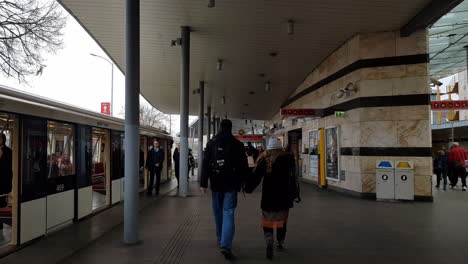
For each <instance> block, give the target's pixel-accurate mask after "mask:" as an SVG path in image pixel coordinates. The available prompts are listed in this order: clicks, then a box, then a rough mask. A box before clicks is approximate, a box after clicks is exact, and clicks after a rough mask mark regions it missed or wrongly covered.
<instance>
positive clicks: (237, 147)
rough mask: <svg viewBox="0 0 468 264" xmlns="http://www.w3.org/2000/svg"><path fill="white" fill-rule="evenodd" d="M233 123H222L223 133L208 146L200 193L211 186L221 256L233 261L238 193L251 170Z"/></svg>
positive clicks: (225, 120)
mask: <svg viewBox="0 0 468 264" xmlns="http://www.w3.org/2000/svg"><path fill="white" fill-rule="evenodd" d="M231 130H232V123H231V121H230V120H228V119H224V120H223V121H221V130H220V132H219V133H218V134H217V135H216V136H215V137H214V138H213V139H211V140H210V141H209V142H208V144H207V145H206V151H205V154H204V157H203V166H202V175H201V180H200V190H201V192H202V193H205V192H206V189H207V187H208V182H209V183H210V187H211V191H212V196H211V197H212V207H213V213H214V218H215V224H216V239H217V242H218V246H219V247H220V250H221V253H222V254H223V255H224V257H225V258H226V259H228V260H231V259H233V258H234V255H233V253H232V243H233V239H234V230H235V223H234V213H235V209H236V207H237V193H238V192H239V191H240V190H241V186H242V185H243V182H244V178H245V175H246V173H247V170H248V166H247V158H246V155H245V153H244V146H243V144H242V143H241V142H240V141H238V140H237V139H236V138H235V137H234V136H233V135H232V132H231Z"/></svg>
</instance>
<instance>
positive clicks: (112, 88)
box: [111, 63, 114, 116]
mask: <svg viewBox="0 0 468 264" xmlns="http://www.w3.org/2000/svg"><path fill="white" fill-rule="evenodd" d="M111 69H112V70H111V78H112V80H111V116H114V63H111Z"/></svg>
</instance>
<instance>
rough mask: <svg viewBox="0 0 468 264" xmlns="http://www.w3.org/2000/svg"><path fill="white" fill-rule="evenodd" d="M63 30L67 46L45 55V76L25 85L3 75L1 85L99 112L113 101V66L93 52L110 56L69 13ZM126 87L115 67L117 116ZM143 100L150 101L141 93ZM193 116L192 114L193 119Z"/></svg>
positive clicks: (174, 127)
mask: <svg viewBox="0 0 468 264" xmlns="http://www.w3.org/2000/svg"><path fill="white" fill-rule="evenodd" d="M64 12H66V11H65V10H64ZM63 32H64V39H63V40H64V48H63V49H61V50H59V51H58V52H57V54H47V55H46V56H45V58H46V62H45V64H46V66H47V67H46V68H45V69H44V71H43V74H42V76H34V77H31V78H30V81H29V84H25V83H18V81H17V80H16V79H13V78H6V77H4V76H3V75H1V74H0V84H2V85H6V86H9V87H12V88H15V89H19V90H23V91H25V92H29V93H33V94H36V95H40V96H43V97H47V98H51V99H54V100H58V101H61V102H64V103H67V104H71V105H75V106H78V107H81V108H86V109H88V110H92V111H96V112H100V111H101V102H110V98H111V65H110V64H109V63H108V62H106V61H105V60H103V59H100V58H97V57H94V56H91V55H90V53H94V54H97V55H100V56H103V57H105V58H107V59H109V58H108V57H107V56H106V55H105V53H104V51H103V50H102V49H101V48H100V47H99V46H98V45H97V44H96V42H95V41H94V40H93V39H92V38H91V37H90V36H89V35H88V33H86V31H85V30H84V29H83V28H82V27H81V26H80V25H79V24H78V22H76V21H75V19H74V18H72V17H71V16H69V15H68V22H67V26H66V27H65V29H64V31H63ZM124 90H125V78H124V75H123V74H122V73H121V72H120V71H119V70H118V68H117V67H115V66H114V115H116V116H119V117H122V118H123V115H122V109H123V108H124V104H125V98H124V96H125V95H124V94H125V91H124ZM140 103H142V104H148V102H146V100H145V99H144V98H143V97H141V96H140ZM156 108H157V106H156ZM194 118H195V117H190V121H192V120H193V119H194ZM179 120H180V119H179V116H178V115H172V132H173V133H176V132H178V131H179V127H180V126H179Z"/></svg>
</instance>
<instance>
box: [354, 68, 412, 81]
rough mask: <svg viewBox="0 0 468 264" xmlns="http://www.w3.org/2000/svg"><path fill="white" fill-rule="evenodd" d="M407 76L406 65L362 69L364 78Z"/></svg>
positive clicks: (380, 78)
mask: <svg viewBox="0 0 468 264" xmlns="http://www.w3.org/2000/svg"><path fill="white" fill-rule="evenodd" d="M406 76H407V67H406V65H398V66H388V67H374V68H365V69H362V70H361V79H362V80H383V79H394V78H404V77H406Z"/></svg>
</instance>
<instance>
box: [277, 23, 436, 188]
mask: <svg viewBox="0 0 468 264" xmlns="http://www.w3.org/2000/svg"><path fill="white" fill-rule="evenodd" d="M427 52H428V37H427V32H426V31H419V32H417V33H415V34H413V35H412V36H410V37H408V38H400V37H399V32H382V33H371V34H362V35H357V36H355V37H353V38H351V39H350V40H349V41H347V42H346V43H345V44H344V45H343V46H341V47H340V48H339V49H337V50H336V51H335V52H334V53H333V54H332V55H330V57H328V58H327V59H326V60H325V61H324V62H323V63H322V64H321V65H319V66H318V67H317V68H316V69H315V70H313V72H312V73H311V74H310V75H309V76H308V77H307V78H306V79H305V81H304V82H303V83H302V84H301V85H300V86H299V87H298V88H297V90H296V91H295V93H294V94H293V95H295V94H298V93H299V92H301V91H302V90H304V89H306V88H307V87H309V86H311V85H313V84H315V83H317V82H319V81H320V80H322V79H324V78H326V77H328V76H330V75H332V74H334V73H336V72H337V71H339V70H341V69H343V68H345V67H346V66H348V65H351V64H352V63H354V62H356V61H359V60H363V59H375V58H384V57H394V56H406V55H415V54H425V53H427ZM428 75H429V71H428V64H426V63H422V64H413V65H398V66H387V67H374V68H364V69H360V70H356V71H354V72H351V73H349V74H347V75H345V76H344V77H342V78H339V79H337V80H336V81H334V82H332V83H330V84H328V85H325V86H323V87H321V88H320V89H318V90H316V91H313V92H311V93H309V94H308V95H306V96H303V97H302V98H300V99H298V100H296V101H295V102H293V103H291V104H290V105H288V106H287V108H315V109H324V108H328V107H332V106H336V105H339V104H341V103H344V102H347V101H350V100H354V99H357V98H364V97H376V96H388V97H389V98H388V99H386V100H395V97H394V96H401V95H415V94H429V92H430V90H429V77H428ZM348 83H358V86H359V89H358V92H356V93H353V94H351V95H350V96H344V97H342V98H338V97H337V96H336V94H337V92H338V91H339V90H340V89H343V88H345V87H346V85H347V84H348ZM279 118H280V117H279V116H276V117H275V118H274V120H272V122H273V123H274V122H279ZM331 126H339V130H340V148H363V147H368V148H377V147H383V148H389V147H392V148H394V147H401V148H415V147H421V148H430V147H431V144H432V143H431V142H432V140H431V130H430V129H431V127H430V106H429V105H419V106H418V105H415V106H398V107H378V106H377V107H367V108H357V109H353V110H350V111H347V112H346V116H345V117H343V118H336V117H334V116H327V117H324V118H321V119H318V120H314V121H313V122H308V123H306V124H298V125H297V126H295V127H286V128H285V129H284V130H283V131H281V132H284V131H288V130H293V129H297V128H300V127H302V131H303V142H304V143H307V144H308V137H309V133H308V131H310V130H314V129H319V128H324V127H331ZM304 158H307V157H304ZM378 159H392V160H405V159H407V160H412V161H414V163H415V168H416V169H415V175H416V177H415V194H416V195H420V196H432V191H431V190H432V187H431V179H432V178H431V177H432V159H431V157H388V156H387V157H376V156H347V155H341V156H340V167H341V168H340V169H341V170H342V171H344V172H345V180H343V181H328V184H329V185H333V186H336V187H340V188H344V189H347V190H352V191H355V192H359V193H374V192H375V163H376V161H377V160H378ZM304 164H307V165H308V161H307V160H304Z"/></svg>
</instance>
